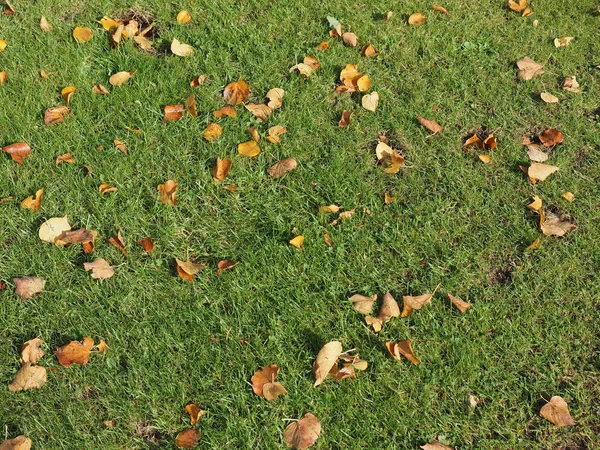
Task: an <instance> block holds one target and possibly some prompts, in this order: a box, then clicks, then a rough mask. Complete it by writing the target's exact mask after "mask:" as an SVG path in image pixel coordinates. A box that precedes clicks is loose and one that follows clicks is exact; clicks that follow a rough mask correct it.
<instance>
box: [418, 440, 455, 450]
mask: <svg viewBox="0 0 600 450" xmlns="http://www.w3.org/2000/svg"><path fill="white" fill-rule="evenodd" d="M421 448H422V449H423V450H454V449H453V448H452V447H449V446H447V445H444V444H442V443H441V442H440V441H433V442H430V443H429V444H425V445H421Z"/></svg>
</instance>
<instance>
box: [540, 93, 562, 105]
mask: <svg viewBox="0 0 600 450" xmlns="http://www.w3.org/2000/svg"><path fill="white" fill-rule="evenodd" d="M540 97H541V98H542V100H543V101H544V102H545V103H558V97H555V96H554V95H552V94H549V93H548V92H542V93H541V94H540Z"/></svg>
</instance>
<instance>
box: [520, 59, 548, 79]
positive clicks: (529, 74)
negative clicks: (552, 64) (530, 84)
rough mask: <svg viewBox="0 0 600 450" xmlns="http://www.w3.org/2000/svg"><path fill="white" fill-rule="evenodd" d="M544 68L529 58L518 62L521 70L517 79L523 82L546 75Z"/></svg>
mask: <svg viewBox="0 0 600 450" xmlns="http://www.w3.org/2000/svg"><path fill="white" fill-rule="evenodd" d="M542 67H544V65H543V64H540V63H537V62H535V61H534V60H533V59H531V58H529V57H525V58H523V59H521V60H519V61H517V68H518V69H519V72H518V74H517V77H518V78H519V80H523V81H527V80H531V79H532V78H533V77H535V76H537V75H541V74H543V73H544V71H543V70H542Z"/></svg>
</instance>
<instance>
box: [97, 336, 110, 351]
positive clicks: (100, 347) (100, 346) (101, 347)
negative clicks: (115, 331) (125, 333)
mask: <svg viewBox="0 0 600 450" xmlns="http://www.w3.org/2000/svg"><path fill="white" fill-rule="evenodd" d="M108 348H109V347H108V345H106V341H105V340H104V339H100V342H99V343H98V345H97V346H96V350H98V353H102V354H104V353H106V350H107V349H108Z"/></svg>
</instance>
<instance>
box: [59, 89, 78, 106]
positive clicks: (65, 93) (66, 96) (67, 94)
mask: <svg viewBox="0 0 600 450" xmlns="http://www.w3.org/2000/svg"><path fill="white" fill-rule="evenodd" d="M75 92H77V88H76V87H75V86H67V87H64V88H63V89H62V90H61V91H60V95H61V96H62V98H63V100H64V101H65V104H66V105H67V106H69V103H70V102H71V97H73V94H74V93H75Z"/></svg>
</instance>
